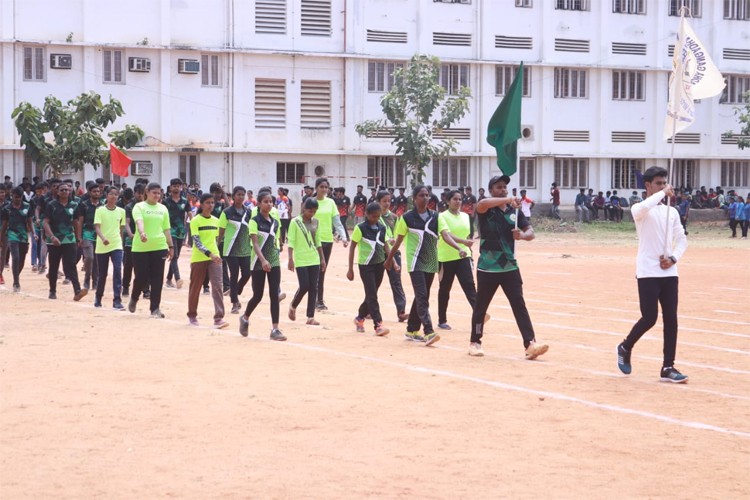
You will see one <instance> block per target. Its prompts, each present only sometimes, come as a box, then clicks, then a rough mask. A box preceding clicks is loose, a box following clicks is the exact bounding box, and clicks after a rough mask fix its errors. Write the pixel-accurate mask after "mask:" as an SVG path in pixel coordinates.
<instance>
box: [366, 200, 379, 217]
mask: <svg viewBox="0 0 750 500" xmlns="http://www.w3.org/2000/svg"><path fill="white" fill-rule="evenodd" d="M375 212H380V203H378V202H375V201H373V202H372V203H368V205H367V215H370V214H372V213H375Z"/></svg>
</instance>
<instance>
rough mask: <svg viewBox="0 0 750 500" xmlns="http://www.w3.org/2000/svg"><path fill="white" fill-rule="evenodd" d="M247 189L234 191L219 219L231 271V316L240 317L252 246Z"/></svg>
mask: <svg viewBox="0 0 750 500" xmlns="http://www.w3.org/2000/svg"><path fill="white" fill-rule="evenodd" d="M244 199H245V188H244V187H242V186H235V187H234V189H233V190H232V205H231V206H229V207H227V208H226V209H224V211H223V212H222V213H221V217H219V241H220V242H223V248H222V250H223V252H222V254H223V255H224V259H225V260H226V262H227V269H228V271H229V297H230V299H231V301H232V314H239V312H240V309H241V308H242V304H240V299H239V296H240V295H241V294H242V291H243V290H244V289H245V285H246V284H247V282H248V281H249V280H250V255H251V254H252V251H253V247H252V244H251V243H250V233H249V232H248V223H249V222H248V221H249V220H250V211H251V210H252V209H251V208H247V206H246V205H245V202H244Z"/></svg>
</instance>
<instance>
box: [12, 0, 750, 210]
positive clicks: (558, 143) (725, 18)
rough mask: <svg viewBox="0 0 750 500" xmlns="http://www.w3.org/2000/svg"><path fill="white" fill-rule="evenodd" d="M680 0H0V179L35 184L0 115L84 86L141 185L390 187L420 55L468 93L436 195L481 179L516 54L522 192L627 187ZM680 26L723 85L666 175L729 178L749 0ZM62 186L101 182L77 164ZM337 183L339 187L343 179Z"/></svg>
mask: <svg viewBox="0 0 750 500" xmlns="http://www.w3.org/2000/svg"><path fill="white" fill-rule="evenodd" d="M681 3H682V1H681V0H601V1H593V0H443V1H438V0H370V1H356V0H288V1H287V0H247V1H239V0H128V1H127V2H120V1H114V0H61V1H58V2H49V1H47V0H0V45H1V50H0V68H2V72H1V73H0V171H1V172H2V173H3V175H10V176H12V177H13V178H14V179H20V178H21V177H23V176H29V177H31V176H33V175H36V174H37V173H38V172H37V169H36V166H35V165H33V163H32V162H30V161H28V160H27V159H25V158H24V154H23V150H22V148H20V146H19V144H18V136H17V133H16V131H15V127H14V125H13V122H12V120H11V118H10V115H11V112H12V110H13V109H14V108H15V106H16V105H17V104H18V103H19V102H22V101H29V102H31V103H33V104H34V105H37V106H41V105H42V104H43V101H44V98H45V97H46V96H48V95H50V94H53V95H55V96H56V97H58V98H59V99H61V100H67V99H70V98H73V97H75V96H77V95H78V94H80V93H82V92H86V91H89V90H94V91H96V92H98V93H100V94H101V95H102V97H103V98H105V99H106V98H107V97H108V96H110V95H111V96H113V97H115V98H117V99H119V100H120V101H121V102H122V104H123V107H124V109H125V112H126V115H125V116H124V117H122V118H120V119H119V120H118V121H117V122H116V123H115V128H121V127H122V126H124V125H125V124H127V123H132V124H137V125H139V126H140V127H141V128H142V129H143V130H144V131H145V132H146V137H145V139H144V141H143V144H142V146H139V147H137V148H134V149H133V150H131V151H130V152H129V155H130V156H131V157H132V158H134V160H136V163H134V165H133V167H132V169H133V170H132V174H133V175H137V176H148V177H149V178H151V179H154V180H157V181H167V180H168V179H170V178H172V177H181V178H183V179H184V180H185V181H187V182H198V183H200V184H201V185H202V186H203V188H204V189H205V188H207V187H208V185H209V184H210V183H211V182H215V181H218V182H221V183H222V184H225V185H226V186H232V185H235V184H242V185H245V186H247V187H248V188H257V187H258V186H262V185H266V184H267V185H271V186H286V187H289V188H290V191H292V192H294V193H297V192H299V190H300V189H299V188H301V186H302V185H303V184H305V183H309V182H312V180H313V179H314V178H315V177H317V176H319V175H325V176H327V177H329V178H330V179H331V183H332V184H333V185H342V186H346V187H347V188H349V189H350V190H352V191H353V190H354V187H355V186H356V185H357V184H362V185H365V186H372V185H376V184H385V185H388V186H400V185H406V184H408V180H407V179H406V178H405V174H404V170H403V167H402V166H401V164H400V162H399V161H398V160H397V159H396V158H395V156H394V151H395V148H394V146H393V145H392V144H391V139H390V138H388V137H387V136H388V131H384V132H383V134H379V135H378V136H377V137H372V138H362V137H360V136H359V135H358V134H357V133H356V132H355V125H356V124H357V123H359V122H361V121H364V120H366V119H371V118H378V117H380V116H381V115H382V112H381V109H380V105H379V101H380V99H381V98H382V96H383V95H384V92H386V91H387V90H388V89H389V88H390V85H392V83H393V80H392V77H391V75H392V72H393V70H394V69H395V68H396V67H398V66H399V65H402V64H404V63H405V62H406V61H407V60H408V59H409V58H411V57H412V56H413V55H414V54H417V53H421V54H430V55H435V56H438V57H439V58H440V59H441V61H442V70H441V75H440V79H441V83H442V85H443V86H444V87H445V88H446V90H447V91H448V93H452V92H455V91H456V89H457V88H458V87H459V86H460V85H465V86H469V87H470V88H471V92H472V96H473V98H472V100H471V105H470V110H469V113H467V115H466V116H465V117H464V118H463V119H462V120H461V121H460V122H459V123H457V124H456V125H455V126H454V127H453V128H452V129H451V130H448V131H445V132H444V133H445V134H447V135H450V136H451V137H453V138H455V139H457V141H458V151H457V152H456V153H455V154H454V155H453V156H452V157H451V158H448V159H443V160H439V161H435V162H433V165H431V167H430V168H428V171H427V183H428V184H432V185H433V186H434V187H435V188H442V187H450V186H458V185H472V186H474V188H475V190H476V188H477V187H480V186H483V185H485V184H486V182H487V180H488V179H489V177H490V176H491V175H494V174H495V173H496V172H497V167H496V166H495V154H494V150H493V148H492V147H491V146H489V145H488V144H487V143H486V141H485V134H486V124H487V122H488V121H489V118H490V116H491V115H492V113H493V112H494V110H495V108H496V107H497V105H498V103H499V102H500V100H501V99H502V97H503V95H504V93H505V91H506V90H507V88H508V86H509V85H510V82H511V81H512V79H513V76H514V75H515V72H516V71H517V68H518V65H519V63H520V62H521V61H523V62H524V65H525V68H526V69H525V71H526V80H525V86H524V99H523V110H522V113H523V118H522V121H523V126H522V129H523V138H522V139H521V140H520V141H519V154H520V156H521V160H520V165H519V172H518V174H517V175H516V176H514V178H513V185H514V186H518V187H521V188H527V189H528V190H529V193H530V195H531V196H532V197H534V198H535V199H537V200H538V201H546V200H547V199H548V198H549V186H550V184H551V183H552V182H557V183H558V184H559V185H560V186H561V188H562V191H561V192H562V199H563V203H571V202H572V201H573V198H574V196H575V194H576V193H577V191H578V188H579V187H585V188H589V187H591V188H593V189H594V190H595V191H598V190H602V191H606V190H609V189H618V190H622V191H629V190H632V189H634V188H635V173H634V172H635V170H636V169H639V170H643V169H645V168H647V167H648V166H651V165H662V166H665V167H666V166H667V165H668V158H669V156H670V152H671V147H672V145H671V144H669V143H667V142H666V141H664V140H663V138H662V130H663V123H664V116H665V111H666V106H667V88H668V77H669V70H670V69H671V53H672V49H673V44H674V40H675V35H676V31H677V29H678V20H679V18H678V17H676V16H677V8H678V7H679V5H680V4H681ZM685 3H686V4H687V6H688V7H690V10H691V14H692V16H693V19H692V21H691V24H692V26H693V28H694V30H695V31H696V33H697V35H698V36H699V37H700V38H701V40H702V41H703V42H704V44H705V45H707V46H708V47H710V49H711V56H712V58H713V59H714V61H715V62H716V64H717V66H718V67H719V69H720V70H721V71H722V73H723V74H724V75H725V77H726V78H727V88H726V90H725V92H724V94H723V95H722V96H720V97H716V98H713V99H710V100H704V101H703V102H699V103H697V104H696V122H695V124H693V125H692V126H691V127H690V128H689V129H687V130H686V131H685V132H684V133H681V134H678V136H677V139H676V141H675V157H676V161H675V164H674V168H673V172H672V179H673V183H674V184H675V185H678V186H680V185H683V186H691V187H698V186H701V185H706V186H717V185H721V186H724V187H728V188H732V187H734V188H741V189H743V190H744V189H747V188H748V187H750V179H749V178H748V176H749V175H750V172H749V170H750V167H749V160H750V155H749V154H748V152H743V151H741V150H739V149H738V148H737V146H736V139H735V140H733V139H727V138H723V137H722V134H723V133H724V132H726V131H730V130H734V131H737V130H738V129H739V125H738V123H737V119H736V116H735V112H734V110H735V107H737V106H738V105H739V104H740V103H741V101H742V96H743V92H745V91H748V90H750V43H748V39H749V38H750V0H715V1H709V0H687V1H685ZM72 176H73V177H75V178H78V179H83V178H93V177H97V176H103V177H105V178H106V177H109V172H106V171H105V172H94V171H93V169H87V170H86V171H85V172H82V173H78V174H74V175H72ZM349 189H348V190H349Z"/></svg>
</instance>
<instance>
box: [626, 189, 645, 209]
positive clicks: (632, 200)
mask: <svg viewBox="0 0 750 500" xmlns="http://www.w3.org/2000/svg"><path fill="white" fill-rule="evenodd" d="M629 201H630V206H631V207H632V206H633V205H635V204H636V203H640V202H642V201H643V198H641V197H640V196H638V191H633V194H632V195H630V200H629Z"/></svg>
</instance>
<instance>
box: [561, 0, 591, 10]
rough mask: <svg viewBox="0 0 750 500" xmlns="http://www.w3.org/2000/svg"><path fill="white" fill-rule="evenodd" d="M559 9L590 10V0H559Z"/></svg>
mask: <svg viewBox="0 0 750 500" xmlns="http://www.w3.org/2000/svg"><path fill="white" fill-rule="evenodd" d="M555 8H556V9H558V10H589V0H557V2H556V3H555Z"/></svg>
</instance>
